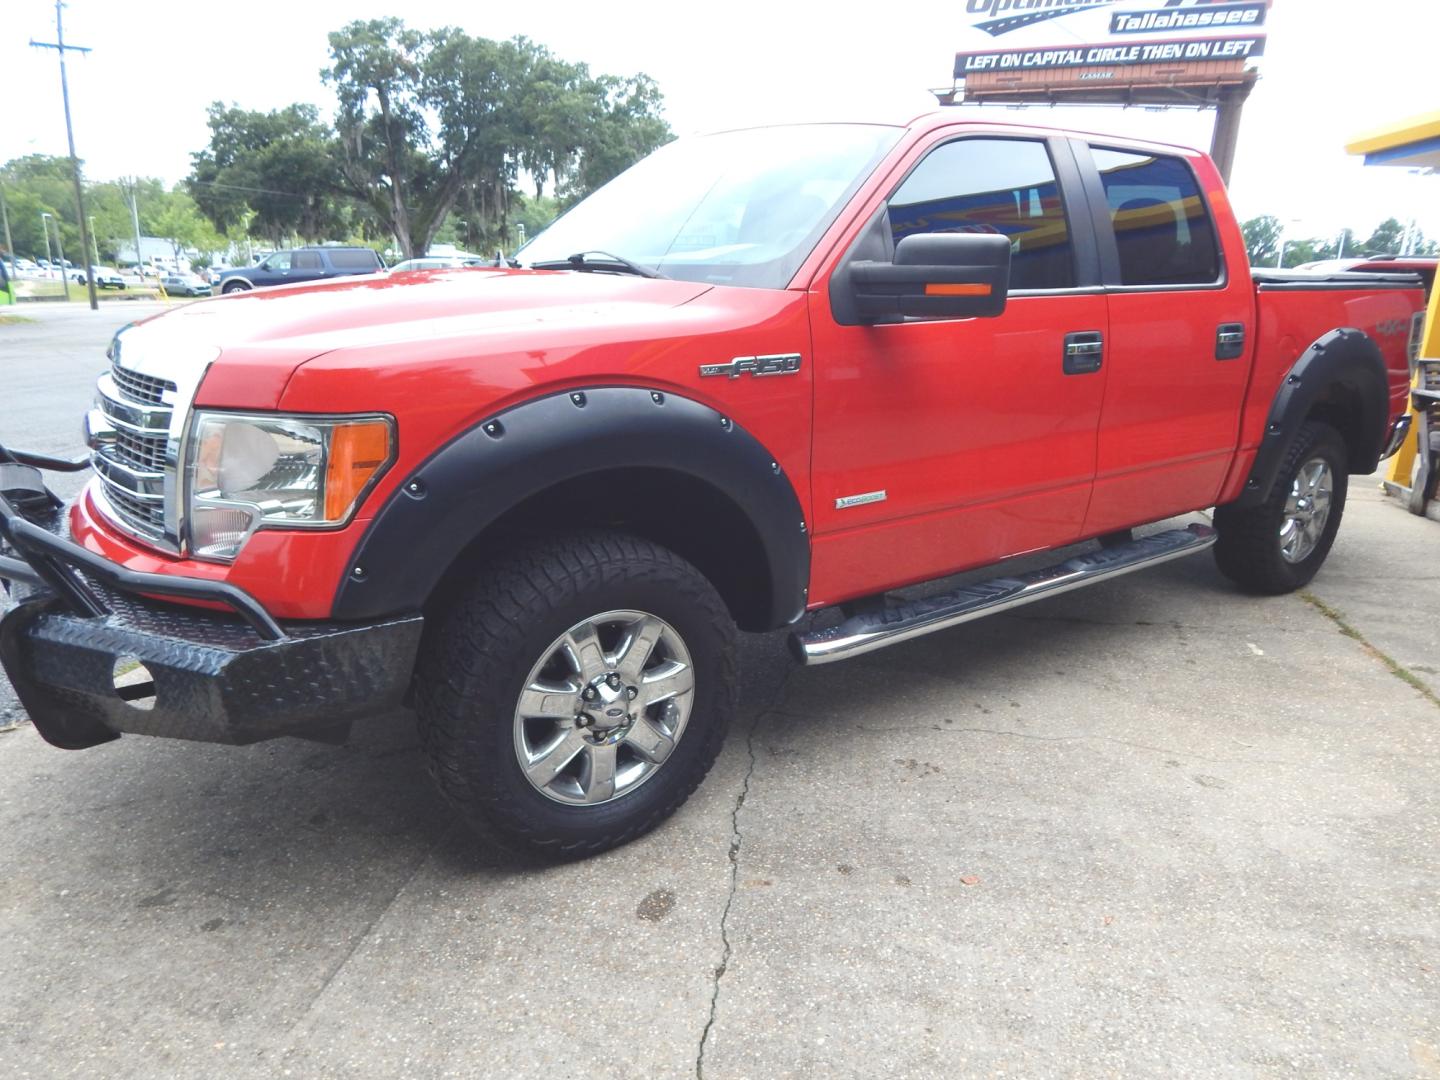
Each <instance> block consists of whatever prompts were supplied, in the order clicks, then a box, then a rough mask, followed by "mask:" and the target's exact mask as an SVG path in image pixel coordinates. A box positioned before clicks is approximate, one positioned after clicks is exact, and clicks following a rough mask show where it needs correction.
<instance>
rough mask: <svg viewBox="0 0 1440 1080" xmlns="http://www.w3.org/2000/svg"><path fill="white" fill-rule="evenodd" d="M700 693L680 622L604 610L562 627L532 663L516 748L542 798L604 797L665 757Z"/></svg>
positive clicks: (592, 802)
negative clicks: (678, 630)
mask: <svg viewBox="0 0 1440 1080" xmlns="http://www.w3.org/2000/svg"><path fill="white" fill-rule="evenodd" d="M694 698H695V669H694V665H693V664H692V662H691V660H690V653H689V651H688V650H687V649H686V648H685V642H684V641H682V640H681V638H680V635H679V634H678V633H676V631H675V628H674V627H673V626H671V625H670V624H669V623H667V622H665V621H664V620H663V619H660V618H657V617H656V616H654V615H650V614H647V613H646V612H643V611H607V612H605V613H604V614H603V615H596V616H594V617H593V618H589V619H586V620H585V621H583V622H579V623H576V624H575V625H574V626H572V627H571V628H570V629H569V630H566V631H565V633H563V634H561V635H560V636H559V637H558V638H556V639H555V640H554V641H553V642H551V643H550V645H549V647H547V648H546V650H545V652H544V653H543V654H542V655H541V657H540V659H539V661H538V662H537V663H536V664H535V666H534V667H533V668H531V669H530V674H529V675H528V676H527V677H526V679H525V689H524V690H522V691H521V693H520V701H519V704H518V705H517V706H516V707H515V755H516V757H517V759H518V760H519V763H520V768H521V770H522V771H523V772H524V773H525V777H526V779H527V780H529V781H530V784H531V785H532V786H533V787H534V788H535V790H537V791H538V792H540V794H542V795H544V796H545V797H546V798H548V799H553V800H555V801H556V802H560V803H568V804H570V805H574V806H596V805H599V804H600V803H607V802H610V801H611V800H613V799H618V798H620V797H621V796H622V795H627V794H629V793H630V792H632V791H634V790H635V789H636V788H637V787H639V786H640V785H641V784H643V783H644V782H645V781H646V780H649V779H650V777H652V776H654V775H655V773H656V772H658V771H659V770H660V767H661V766H662V765H664V764H665V761H666V759H667V758H668V757H669V756H670V754H671V752H672V751H673V750H674V749H675V745H676V743H678V742H679V741H680V737H681V735H683V734H684V732H685V724H686V722H687V721H688V720H689V719H690V708H691V705H692V703H693V701H694Z"/></svg>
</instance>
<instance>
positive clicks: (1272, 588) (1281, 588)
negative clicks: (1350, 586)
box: [1215, 421, 1347, 596]
mask: <svg viewBox="0 0 1440 1080" xmlns="http://www.w3.org/2000/svg"><path fill="white" fill-rule="evenodd" d="M1316 458H1324V459H1325V460H1326V462H1327V463H1328V464H1329V466H1330V473H1331V477H1332V483H1333V485H1334V486H1333V491H1332V495H1331V502H1330V516H1329V519H1328V520H1327V521H1326V522H1325V529H1324V532H1323V533H1322V534H1321V536H1320V539H1319V542H1318V543H1317V544H1316V545H1315V548H1314V550H1313V551H1311V552H1310V554H1309V555H1308V556H1307V557H1305V558H1304V559H1302V560H1301V561H1299V562H1294V563H1292V562H1289V561H1287V560H1286V559H1285V557H1284V556H1283V555H1282V554H1281V550H1280V548H1281V543H1280V529H1281V526H1282V525H1283V524H1284V522H1285V504H1286V500H1287V499H1288V498H1289V497H1290V493H1291V490H1292V488H1293V486H1294V484H1295V478H1296V475H1297V474H1298V473H1299V471H1300V469H1301V467H1302V466H1304V465H1305V464H1306V463H1307V462H1310V461H1313V460H1315V459H1316ZM1346 465H1347V455H1346V451H1345V441H1344V440H1343V439H1342V438H1341V437H1340V433H1339V432H1338V431H1336V430H1335V429H1334V428H1333V427H1331V426H1330V425H1329V424H1325V423H1321V422H1319V421H1307V422H1306V423H1305V424H1304V425H1302V426H1301V428H1300V430H1299V431H1298V432H1296V434H1295V439H1294V441H1293V442H1291V444H1290V447H1289V449H1287V450H1286V452H1285V458H1284V460H1283V461H1282V462H1281V464H1280V471H1279V473H1278V474H1277V475H1276V477H1275V484H1274V486H1273V487H1272V488H1271V489H1270V492H1269V493H1268V494H1267V495H1266V497H1265V501H1264V502H1262V503H1258V504H1256V505H1254V506H1243V507H1237V506H1221V507H1217V508H1216V510H1215V530H1216V532H1217V533H1218V534H1219V535H1218V536H1217V538H1216V542H1215V562H1216V563H1217V564H1218V565H1219V567H1220V571H1221V573H1223V574H1224V575H1225V576H1226V577H1228V578H1229V579H1230V580H1231V581H1233V582H1235V584H1237V585H1239V586H1240V587H1241V588H1242V589H1244V590H1245V591H1247V592H1252V593H1259V594H1262V595H1269V596H1278V595H1280V594H1281V593H1288V592H1294V591H1295V590H1296V589H1299V588H1301V587H1303V586H1304V585H1306V584H1308V583H1309V582H1310V579H1311V578H1313V577H1314V576H1315V574H1316V573H1317V572H1318V571H1319V569H1320V567H1321V565H1322V564H1323V563H1324V562H1325V557H1326V556H1327V555H1329V554H1330V547H1331V545H1332V544H1334V543H1335V534H1336V532H1337V531H1338V530H1339V528H1340V518H1341V517H1342V515H1343V514H1344V511H1345V493H1346V486H1347V484H1346V481H1347V474H1346Z"/></svg>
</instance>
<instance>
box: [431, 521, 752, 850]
mask: <svg viewBox="0 0 1440 1080" xmlns="http://www.w3.org/2000/svg"><path fill="white" fill-rule="evenodd" d="M647 620H648V621H647ZM647 628H653V629H647ZM592 633H593V635H594V636H593V638H591V637H590V636H589V635H591V634H592ZM591 640H593V641H594V642H595V643H596V645H598V648H590V649H587V648H585V647H584V643H585V642H587V641H591ZM577 641H578V642H580V643H581V645H580V647H579V648H577V647H576V643H577ZM686 668H688V674H687V673H686V672H685V669H686ZM677 673H678V674H679V675H680V676H681V677H680V678H678V679H677V678H676V675H677ZM686 682H688V685H689V688H688V690H687V689H680V687H683V685H684V684H685V683H686ZM662 684H663V685H662ZM537 687H538V688H539V689H538V691H537V689H536V688H537ZM736 688H737V675H736V631H735V625H734V623H733V621H732V620H731V618H730V614H729V612H728V611H727V610H726V608H725V605H724V603H723V602H722V601H721V599H720V597H719V595H718V594H717V593H716V592H715V589H714V588H713V587H712V586H711V584H710V583H709V582H708V581H707V580H706V579H705V578H704V577H703V576H702V575H701V574H700V572H699V571H698V570H696V569H695V568H694V567H693V566H691V565H690V564H689V563H688V562H686V561H685V560H684V559H682V558H680V556H678V555H676V554H675V553H674V552H672V551H669V550H668V549H666V548H663V547H660V546H658V545H656V544H652V543H650V542H649V541H647V540H643V539H641V538H639V537H635V536H630V535H628V534H624V533H613V532H585V533H580V534H576V535H571V536H563V537H557V538H553V539H548V540H542V541H539V542H537V543H536V544H534V545H533V546H530V547H528V548H526V549H525V550H521V551H516V552H514V553H512V554H510V555H509V556H507V557H505V558H502V559H501V560H499V561H498V562H496V563H494V564H493V565H491V566H490V567H489V568H488V569H487V571H486V573H485V574H484V575H483V576H482V577H480V578H479V579H478V580H476V581H475V582H474V583H473V584H472V585H470V586H469V587H468V588H467V589H465V590H464V591H463V592H462V593H461V594H460V595H459V596H458V598H457V600H456V601H455V603H454V605H453V607H452V608H451V609H450V610H449V611H448V612H447V613H446V614H444V615H441V616H440V617H439V618H438V619H437V620H436V621H435V622H434V623H433V625H432V627H431V628H429V629H428V630H427V637H426V641H425V644H424V645H423V646H422V651H421V656H420V660H419V663H418V666H417V672H416V711H417V713H418V714H419V718H420V738H421V746H422V748H423V750H424V752H425V755H426V757H427V759H428V763H429V766H430V773H431V775H432V776H433V777H434V779H435V782H436V783H437V784H438V786H439V788H440V791H441V793H442V794H443V795H444V796H445V798H446V799H447V800H448V801H449V802H450V804H451V805H452V806H453V807H454V808H455V809H456V811H458V813H459V815H460V817H461V818H462V819H463V820H464V821H465V823H466V824H467V825H468V826H469V827H470V828H471V829H472V830H473V831H474V832H476V833H477V834H479V835H481V836H483V837H485V838H487V839H490V840H493V841H498V842H499V843H500V844H502V845H503V846H506V847H509V848H512V849H516V850H523V851H528V852H531V853H538V854H541V855H544V856H546V857H549V858H575V857H580V856H585V855H592V854H596V853H598V852H601V851H605V850H606V849H608V848H612V847H616V846H618V845H620V844H624V843H626V842H628V841H630V840H633V839H634V838H636V837H637V836H640V835H642V834H643V833H645V832H647V831H649V830H650V829H652V828H654V827H655V826H656V825H657V824H659V823H660V822H661V821H663V820H664V819H665V818H667V817H669V816H670V815H671V814H672V813H674V812H675V811H676V810H677V809H678V808H679V807H680V805H681V804H682V803H684V802H685V800H686V799H687V798H688V797H689V796H690V793H691V792H693V791H694V790H695V788H696V787H698V786H699V784H700V781H701V780H702V779H704V777H705V774H706V773H707V772H708V771H709V769H710V766H711V765H712V764H713V762H714V761H715V757H716V755H717V754H718V753H719V751H720V746H721V744H722V742H723V741H724V738H725V733H726V730H727V729H728V728H729V725H730V720H731V716H732V714H733V712H734V708H735V698H736ZM667 695H668V696H667ZM587 698H593V699H595V700H587ZM652 699H653V700H652ZM607 706H608V708H607ZM622 714H623V715H622ZM655 759H658V761H657V760H655ZM607 770H608V777H607ZM607 783H608V785H609V786H608V788H607V787H606V784H607Z"/></svg>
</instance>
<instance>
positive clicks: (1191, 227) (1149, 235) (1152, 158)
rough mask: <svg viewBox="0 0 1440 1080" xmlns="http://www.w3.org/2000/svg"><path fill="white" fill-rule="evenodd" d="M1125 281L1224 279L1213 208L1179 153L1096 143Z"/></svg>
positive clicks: (1185, 282)
mask: <svg viewBox="0 0 1440 1080" xmlns="http://www.w3.org/2000/svg"><path fill="white" fill-rule="evenodd" d="M1090 152H1091V154H1092V155H1093V157H1094V159H1095V167H1096V168H1097V169H1098V170H1099V171H1100V182H1101V184H1102V185H1103V186H1104V188H1105V202H1106V204H1107V205H1108V207H1109V210H1110V223H1111V225H1112V226H1113V227H1114V230H1115V246H1116V247H1117V248H1118V249H1119V254H1120V275H1121V283H1122V284H1124V285H1209V284H1212V283H1214V282H1216V281H1218V280H1219V278H1220V252H1219V247H1218V245H1217V244H1216V242H1215V226H1214V223H1213V222H1212V221H1211V220H1210V210H1209V208H1208V207H1207V206H1206V205H1205V199H1204V197H1203V196H1202V195H1201V194H1200V185H1199V184H1198V183H1196V181H1195V174H1194V173H1193V172H1192V171H1191V169H1190V166H1189V165H1187V164H1186V163H1185V161H1184V160H1183V159H1181V158H1178V157H1170V156H1168V155H1165V154H1139V153H1134V152H1131V151H1127V150H1107V149H1105V148H1104V147H1099V146H1092V147H1091V148H1090Z"/></svg>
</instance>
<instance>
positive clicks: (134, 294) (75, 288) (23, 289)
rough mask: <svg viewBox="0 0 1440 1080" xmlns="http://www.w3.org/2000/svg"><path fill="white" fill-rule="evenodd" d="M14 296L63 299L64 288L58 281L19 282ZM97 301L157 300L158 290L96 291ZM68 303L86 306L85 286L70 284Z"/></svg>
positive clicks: (137, 287)
mask: <svg viewBox="0 0 1440 1080" xmlns="http://www.w3.org/2000/svg"><path fill="white" fill-rule="evenodd" d="M15 295H16V296H28V297H32V298H35V299H45V298H57V299H59V298H63V297H64V296H65V286H64V284H63V283H62V282H59V281H34V280H31V281H19V282H16V283H15ZM95 296H96V298H97V299H99V300H101V301H102V302H103V301H106V300H158V299H160V290H159V289H158V288H156V287H155V286H154V285H128V286H126V287H125V288H123V289H96V290H95ZM70 302H71V303H72V304H88V303H89V302H90V292H89V290H88V289H87V288H86V286H84V285H81V284H80V283H79V282H75V281H72V282H71V283H70Z"/></svg>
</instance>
